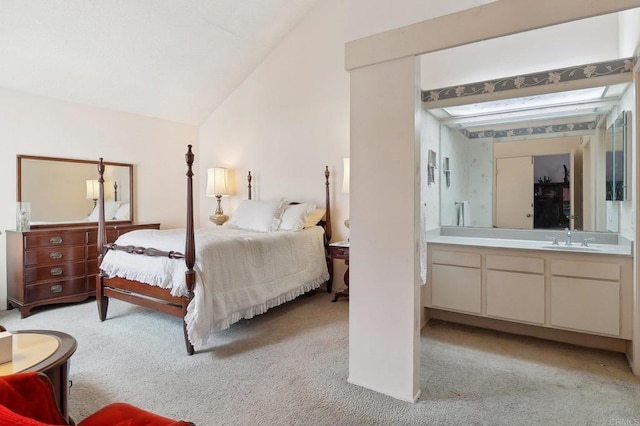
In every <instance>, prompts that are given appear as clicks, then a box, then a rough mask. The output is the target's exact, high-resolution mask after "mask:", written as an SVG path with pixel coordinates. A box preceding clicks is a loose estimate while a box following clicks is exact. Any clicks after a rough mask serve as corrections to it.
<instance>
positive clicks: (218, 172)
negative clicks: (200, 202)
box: [205, 167, 232, 225]
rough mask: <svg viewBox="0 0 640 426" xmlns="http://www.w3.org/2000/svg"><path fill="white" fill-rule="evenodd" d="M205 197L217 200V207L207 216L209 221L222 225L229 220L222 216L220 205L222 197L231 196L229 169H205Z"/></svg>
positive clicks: (227, 217) (224, 215)
mask: <svg viewBox="0 0 640 426" xmlns="http://www.w3.org/2000/svg"><path fill="white" fill-rule="evenodd" d="M205 195H206V196H207V197H216V200H218V207H217V208H216V211H215V212H214V213H213V215H212V216H209V220H210V221H211V222H213V223H215V224H216V225H222V224H223V223H225V222H226V221H227V220H228V219H229V216H227V215H226V214H224V212H223V211H222V207H221V205H220V200H221V198H222V197H226V196H229V195H232V194H231V185H230V182H229V169H226V168H224V167H213V168H210V169H207V191H206V194H205Z"/></svg>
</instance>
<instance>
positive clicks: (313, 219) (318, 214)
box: [304, 209, 326, 228]
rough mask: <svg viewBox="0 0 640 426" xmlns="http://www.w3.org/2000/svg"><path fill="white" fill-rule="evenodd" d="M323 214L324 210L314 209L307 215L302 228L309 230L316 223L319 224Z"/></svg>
mask: <svg viewBox="0 0 640 426" xmlns="http://www.w3.org/2000/svg"><path fill="white" fill-rule="evenodd" d="M325 212H326V209H315V210H314V211H312V212H311V213H309V214H308V215H307V217H306V218H305V221H304V227H305V228H311V227H312V226H316V225H317V224H318V222H320V221H321V220H322V218H323V217H324V214H325Z"/></svg>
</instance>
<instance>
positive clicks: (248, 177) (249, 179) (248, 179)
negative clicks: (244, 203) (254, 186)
mask: <svg viewBox="0 0 640 426" xmlns="http://www.w3.org/2000/svg"><path fill="white" fill-rule="evenodd" d="M251 179H253V177H252V176H251V170H249V175H248V176H247V181H249V199H251Z"/></svg>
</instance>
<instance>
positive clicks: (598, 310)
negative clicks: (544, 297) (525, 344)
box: [551, 276, 620, 336]
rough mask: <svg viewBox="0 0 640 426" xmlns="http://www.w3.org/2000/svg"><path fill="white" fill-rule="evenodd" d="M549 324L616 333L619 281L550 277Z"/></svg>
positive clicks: (618, 332) (618, 324) (617, 330)
mask: <svg viewBox="0 0 640 426" xmlns="http://www.w3.org/2000/svg"><path fill="white" fill-rule="evenodd" d="M551 325H553V326H555V327H565V328H571V329H574V330H581V331H587V332H594V333H602V334H608V335H611V336H619V335H620V283H619V282H618V281H602V280H593V279H582V278H571V277H560V276H552V277H551Z"/></svg>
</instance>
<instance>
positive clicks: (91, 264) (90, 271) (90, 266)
mask: <svg viewBox="0 0 640 426" xmlns="http://www.w3.org/2000/svg"><path fill="white" fill-rule="evenodd" d="M97 273H98V259H89V260H88V261H87V275H96V274H97Z"/></svg>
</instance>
